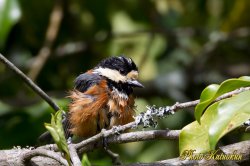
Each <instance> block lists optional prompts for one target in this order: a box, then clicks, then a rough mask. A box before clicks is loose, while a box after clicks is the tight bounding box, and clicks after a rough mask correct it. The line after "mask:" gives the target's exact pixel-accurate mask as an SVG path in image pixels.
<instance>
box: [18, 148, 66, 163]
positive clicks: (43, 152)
mask: <svg viewBox="0 0 250 166" xmlns="http://www.w3.org/2000/svg"><path fill="white" fill-rule="evenodd" d="M36 156H44V157H49V158H52V159H54V160H56V161H58V162H59V163H60V164H62V165H65V166H68V162H67V161H66V160H65V159H64V158H62V157H61V156H60V155H59V154H57V153H56V152H53V151H50V150H46V149H34V150H31V151H28V152H26V153H24V154H22V155H21V156H20V158H19V160H20V163H22V164H23V166H25V165H28V162H29V161H30V160H31V159H32V158H33V157H36Z"/></svg>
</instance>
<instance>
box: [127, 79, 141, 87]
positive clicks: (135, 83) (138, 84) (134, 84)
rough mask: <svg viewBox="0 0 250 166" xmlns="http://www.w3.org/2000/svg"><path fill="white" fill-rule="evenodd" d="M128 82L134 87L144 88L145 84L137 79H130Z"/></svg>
mask: <svg viewBox="0 0 250 166" xmlns="http://www.w3.org/2000/svg"><path fill="white" fill-rule="evenodd" d="M128 84H129V85H131V86H133V87H138V88H144V86H143V85H142V84H141V83H140V82H139V81H137V80H129V81H128Z"/></svg>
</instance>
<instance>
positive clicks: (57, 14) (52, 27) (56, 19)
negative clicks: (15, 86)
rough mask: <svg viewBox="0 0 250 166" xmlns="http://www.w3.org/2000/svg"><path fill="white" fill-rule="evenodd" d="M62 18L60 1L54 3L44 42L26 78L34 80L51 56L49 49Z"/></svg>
mask: <svg viewBox="0 0 250 166" xmlns="http://www.w3.org/2000/svg"><path fill="white" fill-rule="evenodd" d="M62 17H63V9H62V2H61V0H56V1H55V6H54V8H53V10H52V12H51V15H50V22H49V26H48V29H47V32H46V36H45V41H44V44H43V46H42V48H41V49H40V50H39V52H38V54H37V56H36V58H35V59H34V61H33V63H32V66H31V68H30V71H29V73H28V76H29V77H30V78H31V79H32V80H35V79H36V77H37V76H38V74H39V73H40V71H41V69H42V68H43V66H44V64H45V62H46V61H47V59H48V57H49V56H50V55H51V47H52V46H53V44H54V41H55V39H56V37H57V34H58V31H59V27H60V24H61V20H62Z"/></svg>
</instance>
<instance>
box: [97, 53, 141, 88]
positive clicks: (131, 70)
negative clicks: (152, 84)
mask: <svg viewBox="0 0 250 166" xmlns="http://www.w3.org/2000/svg"><path fill="white" fill-rule="evenodd" d="M94 72H95V73H98V74H99V75H101V76H104V77H106V78H108V79H110V80H112V81H114V82H116V83H122V84H127V85H129V86H131V87H141V88H142V87H143V85H142V84H141V83H140V82H139V81H138V74H139V73H138V69H137V66H136V64H135V63H134V62H133V60H132V59H131V58H127V57H123V56H120V57H110V58H107V59H104V60H103V61H101V62H100V63H99V64H98V65H97V66H96V67H95V68H94Z"/></svg>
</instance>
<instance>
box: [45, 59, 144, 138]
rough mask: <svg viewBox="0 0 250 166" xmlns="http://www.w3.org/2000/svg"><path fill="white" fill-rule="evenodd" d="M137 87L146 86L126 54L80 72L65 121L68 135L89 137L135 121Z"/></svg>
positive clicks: (105, 60)
mask: <svg viewBox="0 0 250 166" xmlns="http://www.w3.org/2000/svg"><path fill="white" fill-rule="evenodd" d="M134 87H143V85H142V84H141V83H140V82H139V81H138V69H137V67H136V65H135V63H134V62H133V61H132V59H130V58H127V57H123V56H121V57H110V58H107V59H104V60H103V61H101V62H100V63H99V64H98V65H97V66H96V67H95V68H93V69H91V70H89V71H87V72H86V73H83V74H81V75H79V76H78V77H77V78H76V80H75V88H74V90H72V91H71V92H70V95H69V97H70V98H71V100H72V101H71V103H70V104H69V111H68V114H67V115H66V119H65V120H64V122H63V125H64V128H65V135H66V137H67V138H68V137H71V136H72V135H76V136H78V137H85V138H86V137H90V136H93V135H95V134H97V133H99V132H100V131H101V130H102V129H110V128H112V127H113V126H117V125H124V124H127V123H129V122H132V121H133V120H134V119H133V116H134V115H135V105H134V97H133V88H134ZM42 137H44V136H42Z"/></svg>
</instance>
